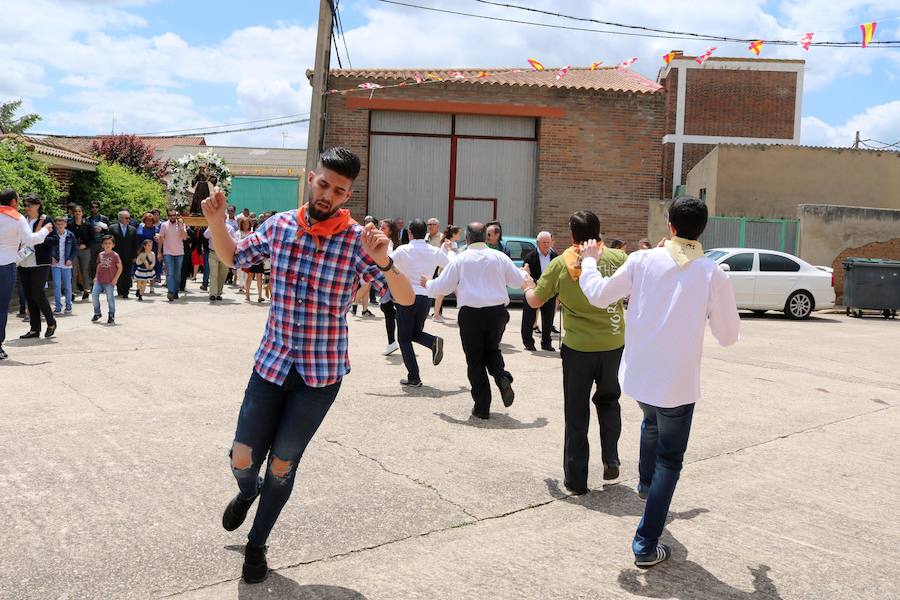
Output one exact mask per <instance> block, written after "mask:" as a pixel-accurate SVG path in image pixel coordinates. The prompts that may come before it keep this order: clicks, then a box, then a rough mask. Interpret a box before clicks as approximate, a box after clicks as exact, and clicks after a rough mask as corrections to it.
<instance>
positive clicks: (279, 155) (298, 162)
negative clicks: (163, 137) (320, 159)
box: [154, 145, 306, 169]
mask: <svg viewBox="0 0 900 600" xmlns="http://www.w3.org/2000/svg"><path fill="white" fill-rule="evenodd" d="M197 152H215V153H216V154H218V155H219V156H221V157H222V158H223V159H224V160H225V162H226V163H227V164H228V165H232V166H241V167H288V168H293V169H303V168H304V167H305V166H306V150H305V149H298V148H244V147H241V146H197V145H181V146H171V147H169V148H166V149H164V150H157V151H156V152H154V155H155V156H156V157H157V158H160V159H162V160H164V161H169V160H173V159H177V158H181V157H182V156H184V155H185V154H196V153H197Z"/></svg>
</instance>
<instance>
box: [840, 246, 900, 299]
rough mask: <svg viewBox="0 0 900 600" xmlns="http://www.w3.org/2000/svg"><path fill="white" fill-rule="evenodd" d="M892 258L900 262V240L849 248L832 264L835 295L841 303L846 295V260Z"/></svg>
mask: <svg viewBox="0 0 900 600" xmlns="http://www.w3.org/2000/svg"><path fill="white" fill-rule="evenodd" d="M851 257H852V258H890V259H893V260H900V238H894V239H892V240H889V241H887V242H872V243H871V244H866V245H865V246H860V247H859V248H847V249H845V250H843V251H842V252H841V253H840V254H838V256H837V258H835V259H834V262H833V263H832V264H831V267H832V268H833V269H834V293H835V295H836V296H837V302H838V303H840V302H841V301H842V300H843V298H842V296H843V294H844V260H846V259H848V258H851Z"/></svg>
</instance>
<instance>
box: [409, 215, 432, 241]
mask: <svg viewBox="0 0 900 600" xmlns="http://www.w3.org/2000/svg"><path fill="white" fill-rule="evenodd" d="M407 229H409V237H411V238H414V239H417V240H421V239H422V238H424V237H425V234H426V233H427V232H428V227H427V226H426V225H425V221H423V220H422V219H413V220H412V221H410V222H409V225H408V226H407Z"/></svg>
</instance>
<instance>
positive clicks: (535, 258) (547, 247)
mask: <svg viewBox="0 0 900 600" xmlns="http://www.w3.org/2000/svg"><path fill="white" fill-rule="evenodd" d="M537 246H538V247H537V250H534V251H532V252H531V253H530V254H529V255H528V256H526V257H525V266H526V267H528V272H529V273H531V277H532V278H533V279H534V280H535V281H537V280H538V279H540V278H541V274H543V272H544V271H545V270H546V269H547V266H548V265H549V264H550V261H551V260H553V259H554V258H556V257H557V256H558V254H557V252H556V250H554V249H553V236H552V235H550V232H549V231H542V232H540V233H539V234H538V236H537ZM540 310H541V350H548V351H550V352H556V349H555V348H554V347H553V345H552V344H551V343H550V334H551V333H552V332H553V315H554V314H555V312H556V296H554V297H553V298H551V299H550V300H548V301H547V302H545V303H544V304H543V305H541V308H540ZM535 319H537V309H535V308H531V307H530V306H529V305H528V303H527V302H526V303H525V304H523V306H522V343H523V344H525V349H526V350H531V351H532V352H534V351H535V350H537V348H535V347H534V336H533V331H534V322H535Z"/></svg>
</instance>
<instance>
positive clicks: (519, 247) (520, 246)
mask: <svg viewBox="0 0 900 600" xmlns="http://www.w3.org/2000/svg"><path fill="white" fill-rule="evenodd" d="M503 241H504V242H506V245H507V246H509V257H510V258H511V259H513V260H525V257H526V256H528V255H529V254H531V252H532V251H533V250H536V249H537V247H536V246H535V245H534V244H531V243H529V242H522V241H519V240H510V241H506V240H503Z"/></svg>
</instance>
